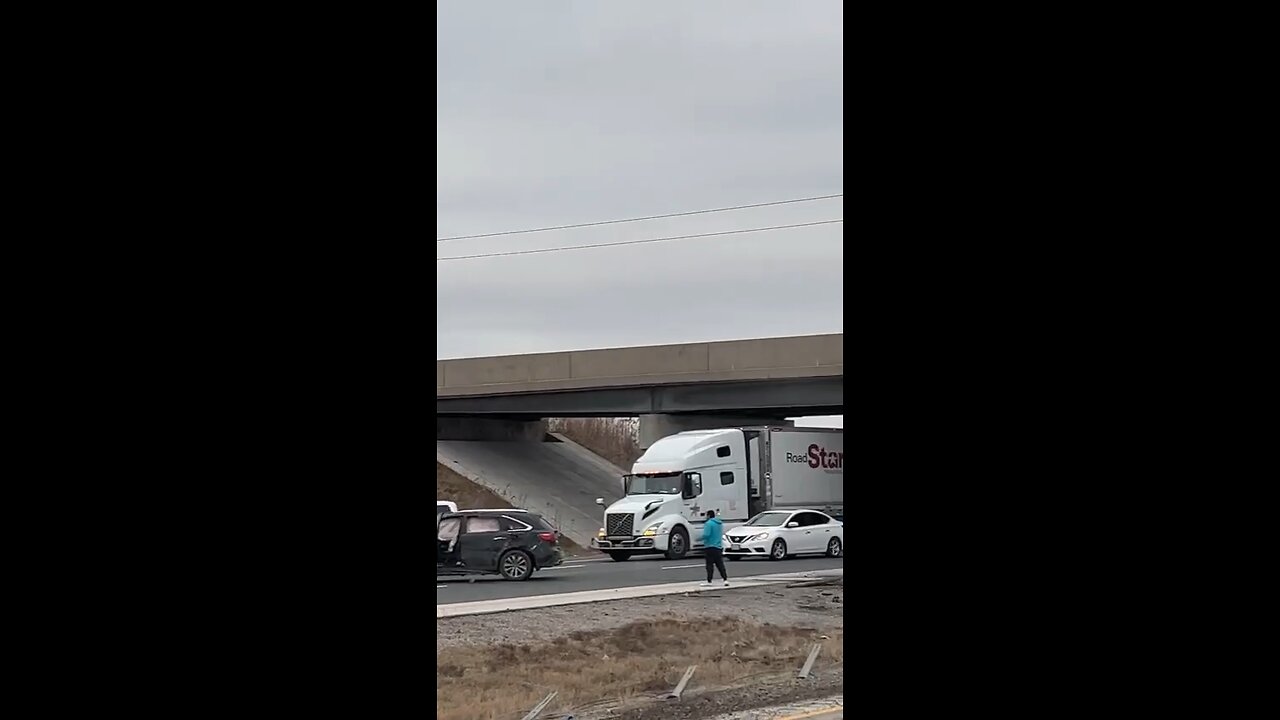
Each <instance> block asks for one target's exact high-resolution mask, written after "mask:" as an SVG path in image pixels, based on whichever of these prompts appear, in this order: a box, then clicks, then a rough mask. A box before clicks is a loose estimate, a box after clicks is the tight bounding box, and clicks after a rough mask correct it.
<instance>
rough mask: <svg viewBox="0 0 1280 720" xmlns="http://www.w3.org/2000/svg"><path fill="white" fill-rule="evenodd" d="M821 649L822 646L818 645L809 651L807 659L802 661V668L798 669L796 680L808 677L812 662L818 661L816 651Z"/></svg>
mask: <svg viewBox="0 0 1280 720" xmlns="http://www.w3.org/2000/svg"><path fill="white" fill-rule="evenodd" d="M821 649H822V644H821V643H818V644H815V645H814V646H813V649H812V650H810V651H809V659H808V660H805V661H804V667H802V668H800V672H799V673H797V674H796V677H798V678H802V679H803V678H807V677H809V671H810V670H812V669H813V661H814V660H817V659H818V651H819V650H821Z"/></svg>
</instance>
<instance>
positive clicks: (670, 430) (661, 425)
mask: <svg viewBox="0 0 1280 720" xmlns="http://www.w3.org/2000/svg"><path fill="white" fill-rule="evenodd" d="M747 425H785V426H788V427H789V426H792V425H795V423H794V422H793V421H791V420H785V419H782V418H760V417H742V416H739V415H641V416H640V432H639V438H638V440H639V444H640V449H641V450H648V449H649V446H650V445H653V444H654V443H655V442H657V441H658V440H661V439H662V438H664V437H666V436H668V435H675V434H676V433H678V432H684V431H685V430H710V429H713V428H728V427H745V426H747Z"/></svg>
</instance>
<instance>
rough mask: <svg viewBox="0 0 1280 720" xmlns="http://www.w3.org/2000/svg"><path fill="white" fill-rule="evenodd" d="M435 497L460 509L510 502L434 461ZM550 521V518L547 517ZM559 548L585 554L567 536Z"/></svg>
mask: <svg viewBox="0 0 1280 720" xmlns="http://www.w3.org/2000/svg"><path fill="white" fill-rule="evenodd" d="M436 498H438V499H440V500H450V501H453V502H455V503H458V507H459V508H460V509H463V510H465V509H467V508H507V507H511V503H510V502H508V501H506V500H504V499H502V496H501V495H498V494H497V493H495V492H493V491H492V490H489V489H488V488H486V487H482V486H480V485H477V484H475V483H473V482H471V481H470V480H468V479H466V478H464V477H462V476H461V475H459V474H458V473H456V472H454V471H452V470H450V469H449V468H447V467H445V466H444V465H441V464H440V463H436ZM547 521H548V522H551V518H547ZM560 548H561V549H562V550H564V552H565V554H566V555H587V554H593V553H588V552H587V551H586V550H584V549H583V547H582V546H581V545H579V544H577V543H575V542H574V541H572V540H570V539H569V538H568V537H567V536H564V535H561V536H560Z"/></svg>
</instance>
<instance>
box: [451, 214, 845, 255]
mask: <svg viewBox="0 0 1280 720" xmlns="http://www.w3.org/2000/svg"><path fill="white" fill-rule="evenodd" d="M842 222H844V218H840V219H838V220H819V221H818V222H810V223H800V224H798V225H774V226H773V227H760V228H747V229H745V230H724V231H722V232H713V233H699V234H697V235H676V236H674V237H660V238H649V239H647V240H622V241H620V242H609V243H595V244H592V245H568V246H565V247H550V248H540V249H538V250H512V251H510V252H495V253H481V254H478V255H453V256H450V257H442V258H436V262H444V261H446V260H475V259H477V258H492V257H509V256H511V255H537V254H539V253H551V252H564V251H566V250H587V249H589V248H606V247H618V246H620V245H644V244H646V243H659V242H669V241H672V240H689V239H691V238H705V237H715V236H717V235H738V234H740V233H755V232H766V231H769V230H786V229H788V228H802V227H813V226H814V225H831V224H833V223H842Z"/></svg>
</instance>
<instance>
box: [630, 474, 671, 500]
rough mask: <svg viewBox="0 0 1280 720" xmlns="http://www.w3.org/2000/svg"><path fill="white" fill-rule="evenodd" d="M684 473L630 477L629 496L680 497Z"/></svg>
mask: <svg viewBox="0 0 1280 720" xmlns="http://www.w3.org/2000/svg"><path fill="white" fill-rule="evenodd" d="M682 475H683V473H663V474H661V475H628V476H627V494H628V495H679V494H680V477H681V476H682Z"/></svg>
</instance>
